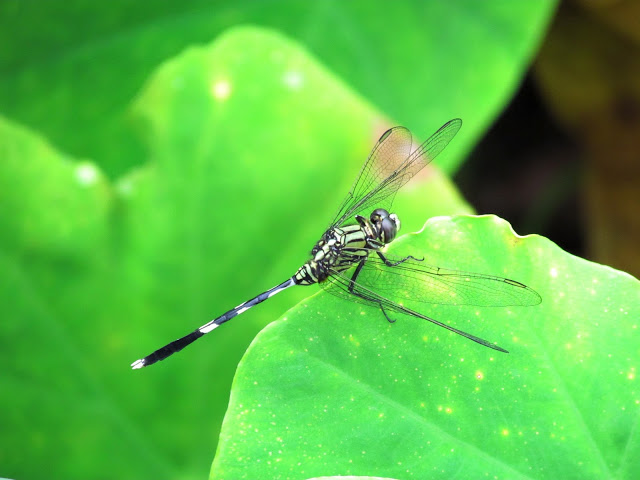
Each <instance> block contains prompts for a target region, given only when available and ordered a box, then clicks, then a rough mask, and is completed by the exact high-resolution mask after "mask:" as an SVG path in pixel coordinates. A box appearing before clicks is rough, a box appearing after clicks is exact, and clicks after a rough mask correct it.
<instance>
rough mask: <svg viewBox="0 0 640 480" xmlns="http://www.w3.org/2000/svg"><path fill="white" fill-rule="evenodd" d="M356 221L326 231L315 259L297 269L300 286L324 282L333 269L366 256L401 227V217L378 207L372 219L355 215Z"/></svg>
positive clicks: (344, 266) (296, 280)
mask: <svg viewBox="0 0 640 480" xmlns="http://www.w3.org/2000/svg"><path fill="white" fill-rule="evenodd" d="M356 220H357V222H358V223H357V224H354V225H345V226H342V227H334V228H330V229H329V230H327V231H326V232H325V233H324V235H322V238H321V239H320V241H319V242H318V243H316V244H315V246H314V247H313V249H312V250H311V255H312V258H311V259H310V260H309V261H307V263H305V264H304V265H302V267H300V268H299V269H298V271H297V272H296V274H295V275H294V276H293V279H294V281H295V283H296V284H297V285H311V284H313V283H322V282H324V281H325V280H326V279H327V277H328V276H329V275H330V274H331V272H332V271H334V272H341V271H344V270H347V269H348V268H350V267H352V266H354V265H355V264H357V263H358V262H360V261H361V260H362V259H364V258H366V257H367V256H368V255H369V253H370V252H372V251H376V250H380V249H381V248H382V247H384V246H385V245H386V244H388V243H390V242H391V241H392V240H393V239H394V238H395V237H396V234H397V233H398V230H400V219H399V218H398V217H397V215H395V214H389V212H387V211H386V210H385V209H383V208H378V209H376V210H374V211H373V212H372V213H371V216H370V217H369V219H366V218H365V217H363V216H361V215H357V216H356Z"/></svg>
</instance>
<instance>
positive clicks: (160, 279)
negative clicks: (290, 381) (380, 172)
mask: <svg viewBox="0 0 640 480" xmlns="http://www.w3.org/2000/svg"><path fill="white" fill-rule="evenodd" d="M130 115H131V118H132V119H133V120H134V121H135V122H136V125H137V131H138V132H139V134H140V135H141V138H142V139H143V140H142V141H143V142H145V145H146V150H147V151H148V152H149V156H148V158H144V159H141V161H142V160H143V161H144V167H141V168H139V169H137V170H135V171H133V172H131V173H130V174H128V175H126V176H124V177H121V178H119V179H118V180H117V181H116V182H111V181H110V180H109V179H108V178H107V177H106V176H105V175H104V174H103V172H102V171H101V170H100V169H99V168H98V167H97V166H95V165H94V164H93V163H92V162H91V161H89V160H84V159H82V160H81V159H78V158H75V157H72V156H70V155H67V154H65V153H62V152H60V151H59V150H58V149H56V148H55V147H54V146H52V145H51V144H50V143H49V142H47V141H46V140H45V139H43V138H42V136H41V135H39V134H37V133H34V132H32V131H30V130H28V129H25V128H23V127H19V126H16V125H15V124H14V123H13V122H11V121H9V120H7V119H4V118H0V157H1V158H2V161H1V162H0V268H1V271H2V275H1V276H0V298H2V305H1V307H2V312H3V321H2V322H0V339H2V345H3V348H2V349H0V361H1V362H2V365H3V366H4V367H3V375H2V376H1V377H0V390H2V391H3V392H5V393H6V394H5V395H2V397H1V398H0V412H2V413H0V425H2V430H3V432H8V434H7V435H3V436H2V437H0V465H2V466H3V469H4V470H3V472H2V474H3V475H7V476H9V477H12V478H41V477H44V476H46V477H56V478H93V477H95V476H100V475H101V473H98V472H108V473H107V474H105V475H107V476H108V477H113V478H120V479H139V478H147V477H153V478H157V479H162V478H176V477H178V476H182V477H192V478H202V477H203V476H204V475H206V471H207V470H208V468H209V466H210V464H211V457H212V452H213V450H214V448H215V442H216V440H217V437H218V429H219V425H220V423H221V421H222V417H223V415H224V412H225V410H226V407H227V404H228V399H229V390H230V385H231V381H232V377H233V374H234V372H235V369H236V366H237V364H238V362H239V360H240V358H241V356H242V354H243V353H244V351H245V349H246V347H247V345H248V344H249V342H250V341H251V339H253V338H254V336H255V335H256V334H257V332H258V331H259V330H260V328H261V327H263V326H264V325H266V324H267V323H268V322H270V321H272V320H274V319H276V318H278V317H279V316H280V315H281V314H282V313H283V312H284V310H285V309H286V308H288V307H290V306H291V305H293V304H295V303H296V301H298V300H300V299H302V298H303V297H305V296H307V295H309V294H310V293H311V292H312V290H311V289H290V290H289V291H287V293H286V294H282V295H279V296H278V297H275V298H273V299H271V300H270V301H269V302H265V303H264V304H263V305H260V306H259V307H256V308H255V309H252V310H251V311H250V312H247V313H245V314H244V315H243V316H242V317H239V318H238V319H236V320H234V321H233V322H230V323H229V324H227V325H225V328H220V329H219V330H217V331H216V332H215V334H212V335H211V336H209V337H207V338H206V339H203V340H201V341H200V342H198V344H196V345H194V346H192V347H191V348H189V349H187V350H185V351H184V352H181V353H180V354H179V355H176V356H175V357H174V358H172V359H171V360H170V361H167V362H163V363H161V364H159V365H155V366H153V367H151V368H149V369H144V370H142V371H135V372H134V371H131V370H130V368H129V364H130V363H131V362H132V361H134V360H135V359H136V358H139V357H141V356H143V355H145V354H148V353H150V352H151V351H152V350H154V349H156V348H158V347H160V346H162V345H164V344H165V343H167V342H169V341H171V340H173V339H175V338H177V337H179V336H182V335H184V334H186V333H188V332H189V331H191V330H193V329H195V328H197V327H198V326H200V325H202V324H203V323H205V322H207V321H209V320H210V319H211V318H212V317H214V316H217V315H220V314H222V313H224V311H226V310H227V309H230V308H232V307H233V306H235V305H237V304H239V303H241V302H243V301H245V300H247V299H248V298H251V297H252V296H254V295H256V294H258V293H260V292H262V291H264V290H265V289H267V288H269V287H271V286H273V285H275V284H277V283H279V282H281V281H283V280H284V279H286V278H289V277H290V276H291V275H292V274H293V273H294V272H295V270H296V269H297V268H298V267H299V266H300V265H301V264H302V262H303V261H305V260H306V258H307V256H308V252H309V250H310V249H311V246H312V245H313V244H314V243H315V242H316V241H317V239H318V236H319V235H320V234H321V232H322V231H323V229H324V228H325V227H326V226H327V223H328V222H329V220H330V218H331V216H332V214H333V213H335V210H336V209H337V207H338V203H339V201H340V200H342V196H343V195H344V194H345V192H346V191H347V189H348V188H349V186H350V185H351V182H352V180H353V178H354V177H355V175H356V172H357V171H358V169H359V167H360V166H361V164H362V162H363V161H364V159H365V158H366V156H367V154H368V152H369V150H370V148H371V147H372V146H373V144H374V142H375V140H376V138H377V136H378V135H379V134H380V133H381V132H378V131H376V128H377V126H378V125H382V124H383V123H385V120H384V117H383V116H382V115H381V114H380V113H378V112H376V111H375V110H373V109H372V108H371V106H370V105H369V104H367V103H366V102H364V101H363V100H362V99H361V98H359V97H358V96H356V95H354V93H353V92H352V91H351V90H349V89H348V88H346V87H345V86H344V84H343V83H342V82H341V81H339V80H338V79H336V77H335V76H334V75H333V74H332V73H331V72H329V71H327V69H326V68H324V67H322V66H320V65H319V64H318V62H317V61H316V60H315V59H314V58H313V57H312V56H310V55H309V54H308V53H307V52H306V51H305V50H304V49H301V48H300V47H299V45H297V44H295V43H293V42H291V41H290V40H288V39H286V38H283V37H282V36H281V35H278V34H275V33H273V32H270V31H265V30H263V29H257V28H238V29H235V30H233V31H230V32H228V34H225V35H223V36H221V37H220V38H218V39H217V40H216V41H215V42H214V43H212V44H211V45H207V46H203V47H198V48H192V49H190V50H188V51H186V52H184V53H183V54H182V55H180V56H179V57H176V58H175V59H172V60H171V61H168V62H166V63H165V64H164V65H163V66H162V67H161V68H159V69H158V71H157V72H155V73H154V75H153V76H152V78H151V79H150V80H149V82H148V83H147V84H146V85H145V87H144V89H143V90H142V91H141V92H140V94H139V95H138V96H137V97H136V99H135V101H134V103H133V106H132V107H131V114H130ZM438 127H439V124H438V123H436V124H434V125H433V126H432V127H431V129H432V130H435V129H436V128H438ZM429 133H430V132H429ZM447 154H448V152H445V153H443V154H442V158H445V156H446V155H447ZM439 158H440V157H439ZM431 188H433V190H434V191H435V192H437V193H438V197H437V198H434V199H433V200H428V199H427V198H426V196H425V193H427V192H428V189H431ZM407 192H408V193H409V194H410V196H411V197H412V198H413V199H415V202H414V204H413V205H411V208H408V209H407V210H406V211H405V210H403V213H402V218H403V221H404V220H405V219H406V222H405V223H407V224H409V225H410V224H411V223H412V222H413V223H416V222H418V221H419V219H420V218H423V215H424V209H425V208H426V209H429V210H434V211H440V212H441V213H451V212H454V211H459V210H461V209H462V210H467V211H468V208H467V207H465V204H464V202H463V201H462V200H461V199H460V198H459V196H458V194H457V193H456V192H455V190H454V188H453V187H452V186H451V184H450V183H449V182H447V181H446V179H445V178H444V177H443V176H442V175H441V174H438V173H437V170H435V169H430V171H429V175H428V179H427V180H426V181H425V180H424V179H423V180H422V181H418V182H416V183H414V184H413V186H411V187H409V186H408V188H407ZM398 201H399V202H401V201H402V200H401V199H400V198H399V199H398ZM438 205H439V207H438Z"/></svg>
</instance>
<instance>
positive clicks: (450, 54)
mask: <svg viewBox="0 0 640 480" xmlns="http://www.w3.org/2000/svg"><path fill="white" fill-rule="evenodd" d="M555 4H556V2H555V1H553V0H539V1H536V2H476V1H469V0H457V1H447V2H434V1H430V2H425V1H422V0H413V1H405V2H393V4H392V5H385V6H384V7H381V6H380V5H376V4H374V3H372V2H370V1H365V0H357V1H349V2H341V1H322V2H314V3H312V4H309V2H306V1H299V0H279V1H270V2H256V1H237V0H233V1H231V0H227V1H217V2H210V1H208V0H186V1H182V2H167V1H165V0H150V1H147V2H130V1H127V0H115V1H112V2H108V3H105V2H86V1H82V0H75V1H71V2H55V1H53V2H19V1H5V2H2V3H0V52H1V53H2V54H1V55H0V57H1V58H2V59H3V61H2V63H1V64H0V69H1V71H2V77H1V78H0V111H1V112H3V113H4V114H5V115H6V116H9V117H11V118H12V119H14V120H17V121H20V122H22V123H25V124H27V125H29V126H30V127H32V128H35V129H38V130H39V131H41V132H42V133H43V134H45V135H47V137H48V138H50V139H51V140H52V141H53V142H54V143H55V144H56V145H59V146H61V147H62V148H64V149H65V151H68V152H70V153H71V154H73V155H75V156H79V157H90V158H92V159H94V160H95V161H96V162H97V163H98V164H99V165H100V166H102V167H103V168H104V169H105V170H106V171H107V172H108V173H109V176H110V177H112V178H115V177H117V175H119V174H121V173H123V172H126V171H127V170H128V169H129V168H131V167H133V166H139V165H141V164H142V161H141V158H140V157H142V156H143V155H144V149H143V146H142V145H141V144H140V142H139V139H138V138H137V137H136V136H135V134H134V133H133V132H132V131H131V129H130V126H129V125H128V123H127V118H126V115H125V112H126V111H127V109H128V105H129V102H130V99H131V97H132V96H133V95H134V94H135V93H136V92H137V91H138V90H139V89H140V87H141V85H143V83H144V82H145V81H146V79H147V78H148V76H149V75H150V73H151V72H152V71H153V70H154V69H155V68H156V67H157V66H158V65H159V64H161V63H162V62H164V61H165V60H166V59H167V58H170V57H173V56H175V55H177V54H178V53H179V52H181V51H182V50H183V49H185V48H188V47H191V46H192V45H197V44H204V43H208V42H210V41H211V40H212V39H214V38H215V37H216V36H218V35H219V34H221V33H222V32H224V31H225V30H226V29H228V28H230V27H234V26H238V25H244V24H252V25H260V26H263V27H269V28H273V29H275V30H276V31H278V32H281V33H283V34H286V35H288V36H289V37H291V38H293V39H295V40H296V41H298V42H300V43H301V44H303V45H305V46H306V47H307V48H308V49H309V50H310V51H311V52H312V53H313V54H314V55H315V56H317V57H318V58H319V59H320V61H321V62H323V63H324V64H325V65H327V66H328V68H330V69H331V70H332V71H333V72H334V74H336V75H338V76H339V77H340V78H341V79H342V80H343V81H345V82H347V83H348V84H349V85H350V86H351V87H352V88H354V89H355V90H356V91H357V92H358V94H359V95H361V96H362V97H364V98H366V99H367V100H368V101H369V102H371V103H372V104H373V105H375V107H376V108H377V109H379V110H382V111H384V112H385V113H386V114H387V115H388V116H389V117H391V118H393V119H394V123H400V124H405V125H406V126H407V127H409V128H411V129H412V130H413V131H414V132H416V134H418V135H426V134H427V132H429V131H430V129H432V128H433V125H434V124H436V123H438V122H444V121H446V120H447V119H449V118H452V117H462V118H463V119H464V120H465V121H466V122H467V123H468V127H467V129H466V131H464V132H463V139H462V140H461V142H460V143H459V144H458V145H456V146H454V148H455V150H454V153H456V155H454V156H452V157H449V158H448V159H446V160H445V163H441V165H443V166H444V167H445V169H446V170H447V171H453V170H455V168H456V166H457V165H458V164H459V162H460V161H462V158H463V157H462V156H461V155H459V153H460V152H462V151H463V150H466V149H469V148H470V146H471V145H472V144H473V141H474V139H476V138H477V137H478V136H479V135H480V134H481V133H482V132H483V131H484V130H485V129H486V127H487V125H488V124H489V123H490V122H491V120H492V119H493V118H494V117H495V115H496V114H497V113H498V112H499V111H500V109H501V107H502V106H503V105H504V103H505V102H506V101H507V100H508V99H509V98H510V96H511V93H512V92H513V90H514V89H515V88H516V86H517V84H518V82H519V80H520V78H521V75H522V73H523V72H524V71H525V70H526V68H527V65H528V63H529V59H530V58H531V56H532V55H533V54H534V53H535V48H536V46H537V44H538V42H539V40H540V37H541V35H542V33H543V32H544V28H545V26H546V24H547V22H548V20H549V18H550V15H551V14H552V12H553V9H554V6H555ZM254 61H255V59H254ZM256 80H257V79H256ZM256 128H257V127H254V130H256Z"/></svg>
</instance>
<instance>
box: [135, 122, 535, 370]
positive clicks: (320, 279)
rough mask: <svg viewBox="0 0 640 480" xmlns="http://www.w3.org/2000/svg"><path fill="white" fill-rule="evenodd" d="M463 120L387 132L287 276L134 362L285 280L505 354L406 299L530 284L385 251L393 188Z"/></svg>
mask: <svg viewBox="0 0 640 480" xmlns="http://www.w3.org/2000/svg"><path fill="white" fill-rule="evenodd" d="M461 126H462V120H460V119H459V118H455V119H453V120H450V121H449V122H447V123H445V124H444V125H443V126H442V127H441V128H440V129H439V130H438V131H437V132H436V133H434V134H433V135H432V136H431V137H429V139H427V140H426V141H425V142H424V143H422V144H421V145H420V146H419V147H418V148H416V149H415V150H413V151H412V145H413V144H412V137H411V133H410V132H409V130H408V129H407V128H405V127H402V126H398V127H393V128H390V129H389V130H387V131H386V132H384V133H383V134H382V136H381V137H380V139H379V140H378V142H377V143H376V145H375V146H374V147H373V150H372V151H371V153H370V154H369V157H368V158H367V160H366V162H365V163H364V165H363V167H362V169H361V170H360V173H359V174H358V176H357V177H356V181H355V183H354V184H353V187H352V188H351V190H350V191H349V193H348V194H347V196H346V198H345V199H344V201H343V202H342V204H341V205H340V207H339V209H338V212H337V214H336V215H335V217H334V219H333V221H332V222H331V223H330V225H329V227H328V228H327V230H326V231H325V232H324V233H323V235H322V237H321V238H320V240H319V241H318V242H317V243H316V244H315V245H314V246H313V248H312V249H311V256H310V258H309V260H308V261H307V262H306V263H305V264H304V265H302V266H301V267H300V268H299V269H298V270H297V271H296V273H295V274H294V275H293V276H292V277H291V278H289V279H287V280H285V281H284V282H282V283H281V284H279V285H276V286H275V287H273V288H271V289H269V290H267V291H265V292H263V293H261V294H260V295H258V296H256V297H254V298H252V299H250V300H247V301H246V302H244V303H242V304H240V305H238V306H237V307H235V308H233V309H231V310H229V311H228V312H226V313H223V314H222V315H220V316H219V317H217V318H215V319H213V320H211V321H210V322H208V323H205V324H204V325H202V326H201V327H200V328H198V329H196V330H194V331H193V332H191V333H189V334H188V335H185V336H184V337H181V338H179V339H177V340H175V341H173V342H171V343H169V344H167V345H165V346H164V347H162V348H159V349H158V350H156V351H155V352H153V353H151V354H149V355H147V356H146V357H144V358H141V359H139V360H136V361H135V362H133V363H132V364H131V367H132V368H133V369H139V368H142V367H147V366H149V365H152V364H154V363H156V362H158V361H160V360H164V359H165V358H167V357H169V356H170V355H173V354H174V353H176V352H179V351H180V350H182V349H183V348H185V347H186V346H188V345H190V344H191V343H193V342H194V341H196V340H197V339H199V338H200V337H202V336H204V335H206V334H207V333H210V332H212V331H213V330H215V329H216V328H218V327H219V326H220V325H222V324H224V323H226V322H228V321H229V320H231V319H232V318H235V317H237V316H238V315H241V314H242V313H244V312H246V311H247V310H249V309H250V308H252V307H255V306H256V305H258V304H259V303H262V302H264V301H265V300H267V299H268V298H271V297H273V296H274V295H277V294H278V293H280V292H282V291H284V290H286V289H287V288H289V287H292V286H294V285H304V286H308V285H314V284H319V285H320V286H321V287H322V288H323V289H325V290H326V291H327V292H329V293H331V294H334V295H337V296H339V297H345V298H347V299H349V300H352V301H355V302H358V303H362V304H365V305H370V306H374V307H376V308H378V309H379V310H380V311H381V312H382V314H383V315H384V317H385V318H386V319H387V320H388V321H389V322H392V323H393V322H394V321H395V320H394V319H392V318H391V315H392V314H393V313H398V314H401V315H407V316H409V317H414V318H419V319H423V320H427V321H429V322H431V323H433V324H435V325H438V326H440V327H443V328H445V329H447V330H449V331H451V332H454V333H456V334H458V335H461V336H462V337H465V338H467V339H469V340H472V341H474V342H476V343H478V344H480V345H483V346H485V347H488V348H491V349H493V350H497V351H500V352H504V353H508V352H507V351H506V350H505V349H503V348H501V347H499V346H498V345H495V344H494V343H491V342H488V341H487V340H484V339H482V338H479V337H477V336H475V335H472V334H471V333H468V332H465V331H462V330H459V329H457V328H455V327H453V326H451V325H449V324H447V323H444V322H441V321H439V320H436V319H434V318H431V317H428V316H426V315H423V314H422V313H419V312H417V311H416V310H414V309H412V308H409V307H408V306H406V305H405V304H406V303H411V301H412V300H414V301H415V300H417V301H419V302H424V303H433V304H445V305H475V306H504V307H506V306H532V305H537V304H539V303H540V302H541V301H542V299H541V297H540V295H539V294H538V293H537V292H536V291H535V290H533V289H532V288H529V287H527V286H526V285H524V284H522V283H520V282H517V281H515V280H510V279H507V278H502V277H496V276H491V275H485V274H480V273H470V272H462V271H457V270H448V269H445V268H440V267H435V266H431V265H427V264H425V263H424V259H423V258H416V257H414V256H412V255H409V256H405V257H398V258H396V257H392V256H390V255H388V254H387V253H385V250H386V249H385V247H386V246H387V245H389V244H390V243H391V242H393V241H394V239H395V238H396V236H397V235H398V231H399V230H400V219H399V217H398V216H397V215H396V214H395V213H390V212H391V207H392V204H393V200H394V197H395V195H396V193H397V191H398V190H399V189H400V188H401V187H402V186H403V185H405V184H406V183H407V182H408V181H409V180H410V179H411V178H412V177H414V176H415V175H416V174H417V173H418V172H419V171H420V170H422V169H423V168H424V167H425V166H426V165H427V164H429V163H430V162H431V161H432V160H433V159H434V158H435V157H436V156H437V155H438V154H439V153H440V152H442V150H444V148H445V147H446V146H447V145H448V144H449V142H450V141H451V139H452V138H453V137H454V136H455V135H456V134H457V133H458V131H459V130H460V127H461Z"/></svg>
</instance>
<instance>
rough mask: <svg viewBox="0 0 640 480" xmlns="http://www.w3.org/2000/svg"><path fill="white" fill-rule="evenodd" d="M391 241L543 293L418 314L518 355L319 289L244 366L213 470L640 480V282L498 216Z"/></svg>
mask: <svg viewBox="0 0 640 480" xmlns="http://www.w3.org/2000/svg"><path fill="white" fill-rule="evenodd" d="M389 252H390V253H393V252H396V254H397V255H399V256H402V255H406V254H412V253H413V254H414V255H415V254H416V253H418V252H419V254H422V255H424V257H425V261H426V262H428V263H430V264H434V265H439V266H443V267H448V268H455V269H461V270H467V271H476V272H480V273H489V274H494V275H501V276H505V277H507V278H513V279H515V280H518V281H521V282H523V283H525V284H527V285H529V286H531V287H532V288H534V289H536V290H537V291H538V292H539V293H540V294H541V295H542V298H543V302H542V304H541V305H539V306H537V307H519V308H517V307H516V308H476V307H443V306H430V305H424V308H423V309H422V310H421V311H422V312H423V313H425V314H426V315H429V316H431V317H432V318H435V319H438V320H441V321H445V322H450V323H451V324H452V325H454V326H456V327H457V328H460V329H463V330H465V331H468V332H471V333H474V334H476V335H479V336H481V337H482V338H486V339H489V340H491V341H496V342H497V343H498V344H499V345H501V346H502V347H505V348H507V349H508V350H510V353H509V354H508V355H507V354H502V353H500V352H495V351H492V350H489V349H487V348H483V347H481V346H479V345H477V344H475V343H472V342H470V341H468V340H465V339H464V338H462V337H459V336H456V335H455V334H452V333H449V332H447V331H445V330H443V329H440V328H438V327H436V326H434V325H432V324H430V323H428V322H425V321H421V320H417V319H414V318H410V317H404V316H400V317H397V316H396V317H397V318H396V320H397V322H396V323H394V324H388V323H387V322H386V320H385V319H384V317H383V315H382V314H381V313H380V312H379V311H378V310H377V309H375V308H371V307H362V306H361V305H359V304H355V303H351V302H347V301H344V300H341V299H338V298H336V297H333V296H332V295H327V294H319V295H316V296H314V297H312V298H310V299H308V300H307V301H305V302H303V303H301V304H299V305H297V306H296V307H294V308H293V309H291V310H290V311H289V312H288V313H287V315H286V317H284V318H283V319H282V320H279V321H277V322H274V323H272V324H271V325H269V326H268V327H267V328H266V329H264V330H263V331H262V332H261V333H260V335H259V336H258V337H257V338H256V339H255V340H254V342H253V343H252V345H251V346H250V348H249V349H248V351H247V353H246V355H245V357H244V358H243V360H242V362H241V363H240V366H239V367H238V372H237V374H236V378H235V380H234V384H233V389H232V394H231V402H230V405H229V409H228V412H227V415H226V417H225V421H224V424H223V430H222V434H221V438H220V444H219V448H218V453H217V455H216V458H215V461H214V464H213V468H212V474H211V478H214V479H217V478H238V479H239V478H287V479H304V478H308V477H312V476H320V475H339V474H342V475H377V476H383V477H393V478H409V477H411V478H430V479H435V478H443V479H445V478H446V479H449V478H452V477H460V476H462V477H464V478H484V477H491V478H494V477H495V478H523V479H524V478H536V479H547V478H548V479H557V478H581V479H588V478H593V479H600V478H621V479H623V478H624V479H633V478H638V476H639V475H640V464H639V463H638V462H637V456H638V453H640V436H639V435H640V432H639V430H638V428H637V425H638V421H639V418H640V396H639V394H640V391H639V390H638V385H637V382H638V359H639V358H640V356H639V355H640V329H638V316H639V315H640V283H639V282H638V281H637V280H636V279H634V278H632V277H630V276H629V275H627V274H624V273H621V272H618V271H615V270H613V269H611V268H608V267H603V266H601V265H597V264H593V263H589V262H587V261H584V260H582V259H579V258H577V257H573V256H571V255H569V254H567V253H565V252H563V251H561V250H560V249H559V248H558V247H557V246H555V245H554V244H552V243H551V242H549V241H548V240H546V239H545V238H543V237H538V236H528V237H518V236H515V235H514V233H513V231H512V230H511V229H510V226H509V225H508V224H507V223H506V222H504V221H502V220H500V219H498V218H497V217H493V216H484V217H455V218H442V217H441V218H437V219H432V220H431V221H429V222H427V224H426V225H425V228H424V230H423V231H422V232H420V233H418V234H414V235H407V236H404V237H402V238H400V239H398V241H397V242H394V244H392V245H391V246H390V248H389ZM427 293H428V292H425V294H427ZM460 472H464V473H462V474H461V473H460Z"/></svg>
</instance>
